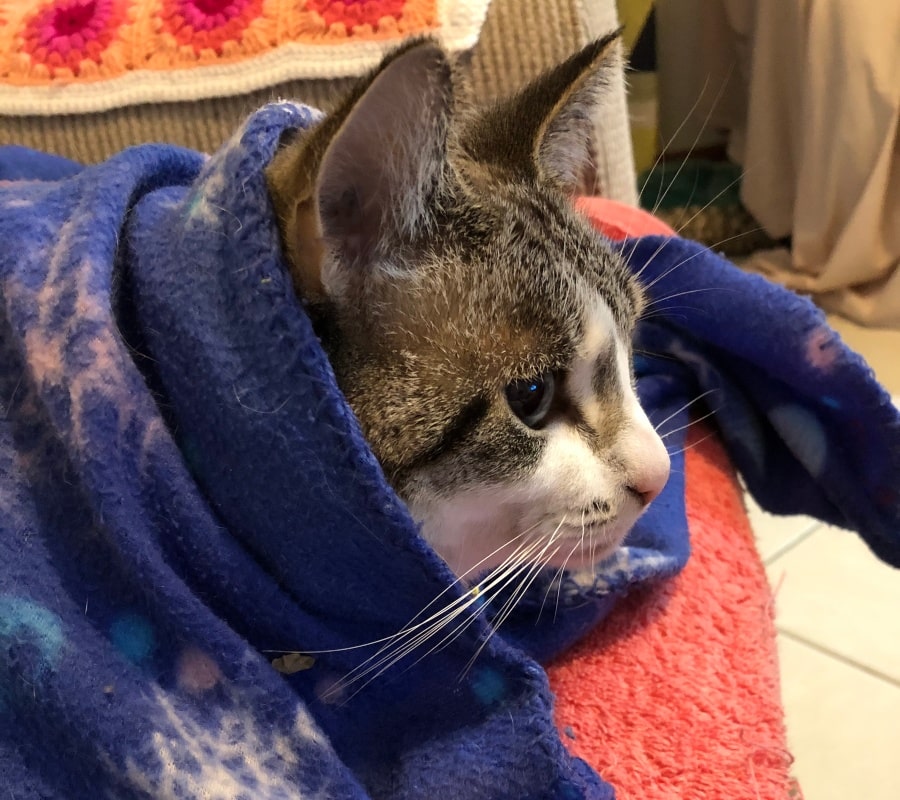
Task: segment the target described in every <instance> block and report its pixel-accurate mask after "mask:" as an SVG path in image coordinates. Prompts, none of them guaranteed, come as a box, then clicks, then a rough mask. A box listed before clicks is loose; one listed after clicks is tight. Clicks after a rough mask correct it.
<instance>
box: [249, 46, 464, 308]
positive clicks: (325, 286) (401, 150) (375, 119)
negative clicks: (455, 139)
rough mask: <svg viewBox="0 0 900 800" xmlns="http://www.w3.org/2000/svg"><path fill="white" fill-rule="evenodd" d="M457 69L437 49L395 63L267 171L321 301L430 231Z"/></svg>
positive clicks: (420, 49)
mask: <svg viewBox="0 0 900 800" xmlns="http://www.w3.org/2000/svg"><path fill="white" fill-rule="evenodd" d="M452 103H453V87H452V80H451V68H450V64H449V62H448V59H447V57H446V55H445V54H444V52H443V51H442V50H441V48H440V47H439V46H438V45H437V44H436V43H435V42H433V41H431V40H418V41H413V42H411V43H409V44H407V45H405V46H403V47H401V48H400V49H398V50H396V51H394V52H393V53H391V54H390V55H388V56H387V57H386V58H385V60H384V61H383V62H382V63H381V65H380V66H379V67H378V68H377V69H376V70H374V71H373V72H372V73H371V74H370V75H369V76H368V77H367V78H366V79H364V80H363V81H361V82H360V83H359V84H358V85H357V86H356V88H355V89H354V90H353V91H352V92H351V94H350V95H349V96H348V97H347V98H346V99H345V100H344V102H343V103H342V104H341V105H339V106H338V108H337V109H335V110H334V111H333V112H332V113H331V114H329V115H328V116H326V117H325V118H324V119H323V120H322V122H321V123H319V124H318V125H317V126H316V127H315V128H314V129H313V130H312V131H310V132H309V133H307V134H305V135H302V136H301V137H299V138H298V139H297V140H296V141H295V142H292V143H290V144H287V145H285V146H284V147H283V148H282V149H281V150H280V151H279V152H278V153H277V154H276V156H275V158H274V159H273V161H272V163H271V165H270V166H269V168H268V170H267V172H266V178H267V181H268V185H269V193H270V195H271V198H272V203H273V206H274V208H275V213H276V215H277V218H278V224H279V228H280V231H281V235H282V242H283V244H284V247H285V249H286V251H287V256H288V260H289V261H290V266H291V271H292V277H293V280H294V285H295V287H296V288H297V290H298V291H299V292H300V293H301V295H302V296H304V297H305V298H306V299H307V300H311V301H315V300H317V299H322V298H324V297H333V296H334V295H336V294H340V293H342V292H343V291H344V290H345V289H346V287H347V285H348V283H352V282H354V281H355V280H362V279H364V277H365V271H366V269H368V268H371V267H372V265H373V264H376V263H377V262H378V261H379V259H382V258H383V257H385V256H386V255H387V254H388V253H390V252H391V251H392V250H394V249H395V248H396V245H397V244H398V243H399V242H403V241H406V240H408V239H409V238H410V237H411V236H413V235H414V234H415V233H416V231H417V230H418V229H419V228H420V226H422V225H423V224H426V221H427V220H426V215H427V208H428V202H429V199H430V197H431V195H432V194H433V193H434V192H435V191H436V189H437V186H438V183H439V181H440V178H441V174H442V170H443V165H444V163H445V159H446V143H447V129H448V125H449V119H450V113H451V107H452Z"/></svg>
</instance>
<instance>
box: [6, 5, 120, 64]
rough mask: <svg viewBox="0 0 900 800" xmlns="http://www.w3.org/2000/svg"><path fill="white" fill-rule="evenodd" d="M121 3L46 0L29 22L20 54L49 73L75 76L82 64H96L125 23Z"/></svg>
mask: <svg viewBox="0 0 900 800" xmlns="http://www.w3.org/2000/svg"><path fill="white" fill-rule="evenodd" d="M125 5H126V3H125V0H50V2H47V3H46V4H45V5H44V6H43V7H42V8H40V9H39V10H38V11H37V12H36V13H35V15H34V16H33V17H32V18H31V20H30V21H29V22H28V24H27V25H26V27H25V31H24V33H23V40H24V41H23V44H22V51H23V52H24V53H27V54H28V55H29V56H31V60H32V62H33V63H36V64H44V65H46V66H47V67H49V68H50V69H51V70H52V69H56V68H68V69H70V70H72V72H73V73H74V74H75V75H77V74H78V73H79V71H80V67H81V62H82V61H86V60H87V61H93V62H96V63H99V62H100V57H101V55H102V53H103V51H104V50H106V48H107V47H109V44H110V42H112V40H113V39H114V38H115V36H116V32H117V31H118V29H119V26H120V25H121V24H122V23H123V22H124V21H125Z"/></svg>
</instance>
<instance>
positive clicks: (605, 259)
mask: <svg viewBox="0 0 900 800" xmlns="http://www.w3.org/2000/svg"><path fill="white" fill-rule="evenodd" d="M616 41H617V34H610V35H609V36H606V37H604V38H602V39H600V40H598V41H596V42H594V43H593V44H591V45H589V46H587V47H586V48H584V49H583V50H582V51H581V52H580V53H578V54H576V55H574V56H573V57H571V58H570V59H569V60H567V61H566V62H564V63H562V64H561V65H559V66H558V67H556V68H555V69H553V70H552V71H550V72H548V73H546V74H544V75H542V76H540V77H539V78H537V79H536V80H535V81H534V82H532V83H531V84H530V85H528V86H526V87H525V88H524V89H522V90H521V91H520V92H519V93H518V94H516V95H515V96H513V97H511V98H509V99H506V100H504V101H500V102H498V103H496V104H495V105H493V106H492V107H490V108H487V109H474V108H471V107H469V106H468V105H467V104H466V103H465V101H464V99H463V95H464V94H465V91H464V87H461V85H460V80H459V78H458V77H457V75H456V70H455V68H454V67H453V66H452V65H451V63H450V60H449V59H448V57H447V55H446V54H445V53H444V52H443V51H442V49H441V48H440V47H439V46H438V45H437V44H436V43H435V42H433V41H430V40H417V41H414V42H412V43H410V44H408V45H406V46H404V47H402V48H400V49H398V50H396V51H395V52H393V53H392V54H390V55H389V56H387V57H386V59H385V60H384V61H383V63H382V64H381V65H380V66H379V67H378V68H377V69H376V70H375V71H374V72H373V73H372V74H371V75H370V76H368V77H367V78H366V79H364V80H363V81H361V82H360V83H359V84H358V85H357V87H356V88H355V89H354V90H353V91H352V92H351V93H350V95H349V96H348V97H347V98H345V100H344V101H343V102H342V103H341V104H339V105H338V107H337V108H336V109H335V110H334V111H333V112H332V113H331V114H329V115H327V116H326V117H324V118H323V119H322V121H321V122H320V123H319V124H318V125H317V126H315V127H314V128H313V129H311V130H310V131H308V132H303V133H302V134H300V135H299V136H298V137H297V138H295V139H294V140H292V141H285V142H282V145H281V147H280V149H279V152H278V153H277V155H276V157H275V159H274V160H273V162H272V164H271V165H270V167H269V169H268V172H267V181H268V186H269V191H270V195H271V199H272V202H273V205H274V208H275V211H276V214H277V217H278V222H279V230H280V232H281V236H282V242H283V247H284V250H285V253H286V256H287V259H288V261H289V264H290V267H291V273H292V280H293V284H294V286H295V289H296V291H297V292H298V294H299V295H300V297H301V298H302V299H303V301H304V303H305V305H306V308H307V310H308V313H309V314H310V317H311V319H312V320H313V322H314V325H315V328H316V332H317V334H318V335H319V337H320V338H321V340H322V343H323V346H324V348H325V350H326V352H327V353H328V355H329V358H330V361H331V363H332V366H333V368H334V371H335V375H336V377H337V381H338V384H339V386H340V387H341V389H342V391H343V393H344V394H345V396H346V398H347V400H348V402H349V404H350V406H351V408H352V409H353V411H354V412H355V414H356V415H357V417H358V419H359V421H360V424H361V427H362V430H363V432H364V433H365V435H366V437H367V440H368V442H369V444H370V446H371V448H372V450H373V452H374V454H375V455H376V457H377V458H378V459H379V461H380V463H381V465H382V467H383V469H384V472H385V475H386V477H387V478H388V480H389V482H390V483H391V484H392V486H393V487H394V489H395V490H396V491H397V493H398V494H399V495H400V496H401V497H402V498H403V499H404V501H405V502H406V503H407V504H408V506H409V508H410V511H411V513H412V516H413V518H414V519H415V520H416V521H417V522H418V523H420V525H421V531H422V535H423V536H424V537H425V539H426V540H427V541H428V542H429V543H430V544H431V545H432V546H433V548H434V549H435V550H436V551H437V552H438V554H439V555H440V556H441V557H442V558H443V559H444V560H445V561H446V562H447V563H448V565H449V566H450V568H451V569H452V570H453V571H454V572H455V573H456V574H457V575H458V576H460V577H462V578H463V579H471V578H473V577H474V576H476V575H478V574H481V573H483V572H485V571H487V570H489V569H491V568H494V567H497V566H498V565H501V564H503V563H505V562H507V561H509V560H510V559H518V560H519V561H522V560H528V561H530V562H533V563H540V564H542V565H546V566H553V567H557V568H562V567H564V566H565V567H568V568H573V569H575V568H582V567H585V566H588V565H590V564H592V563H595V562H599V561H600V560H602V559H604V558H605V557H607V556H609V555H610V554H611V553H612V552H613V551H614V550H615V549H616V548H617V547H618V546H619V545H620V544H621V543H622V541H623V539H624V537H625V535H626V534H627V533H628V531H629V529H630V528H631V527H632V525H633V524H634V522H635V521H636V520H637V518H638V517H639V516H640V514H641V513H642V512H643V511H644V509H645V508H646V507H647V505H648V504H649V503H650V502H651V501H652V500H653V498H654V497H656V496H657V495H658V494H659V492H660V491H661V490H662V488H663V486H664V484H665V482H666V480H667V477H668V473H669V458H668V454H667V452H666V449H665V447H664V445H663V443H662V441H661V440H660V438H659V436H658V435H657V433H656V432H655V430H654V429H653V427H652V425H651V424H650V422H649V420H648V419H647V417H646V415H645V414H644V412H643V410H642V409H641V407H640V405H639V403H638V400H637V396H636V394H635V385H634V375H633V370H632V366H631V362H632V358H631V345H630V341H631V336H632V332H633V329H634V326H635V324H636V321H637V320H638V318H639V316H640V314H641V312H642V308H643V304H644V300H643V296H642V291H641V287H640V286H639V284H638V282H637V280H636V279H635V278H634V276H633V275H632V273H631V271H630V270H629V269H628V268H627V266H626V265H625V262H624V259H623V258H622V257H621V256H620V254H619V253H618V252H617V251H616V250H615V248H614V247H612V246H611V245H610V244H609V243H607V242H605V241H604V240H603V239H602V238H601V237H599V236H598V235H597V234H596V232H595V231H594V230H593V229H592V228H591V227H590V225H589V224H588V223H587V221H586V220H584V219H583V218H582V217H581V216H580V215H579V214H578V213H577V212H576V211H575V210H574V208H573V206H572V198H573V195H574V194H575V193H576V192H577V190H578V187H579V186H580V185H582V177H583V174H584V170H585V167H586V166H587V165H589V164H590V153H591V144H592V131H593V126H594V124H595V119H596V118H597V115H598V110H599V108H600V106H601V104H602V101H603V94H604V92H603V90H604V85H605V81H606V78H605V76H606V75H607V74H608V71H609V70H613V69H617V68H618V61H617V48H616Z"/></svg>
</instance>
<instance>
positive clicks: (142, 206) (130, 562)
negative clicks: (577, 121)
mask: <svg viewBox="0 0 900 800" xmlns="http://www.w3.org/2000/svg"><path fill="white" fill-rule="evenodd" d="M314 119H316V114H315V112H312V111H311V110H310V109H308V108H305V107H301V106H295V105H292V104H287V103H284V104H277V105H273V106H268V107H266V108H265V109H263V110H262V111H260V112H258V113H257V114H255V115H254V116H253V117H251V119H250V120H249V121H248V123H247V124H246V125H245V126H244V127H243V128H242V129H241V130H240V131H239V132H238V133H237V134H236V135H235V137H234V138H233V139H232V140H231V141H230V142H229V143H228V144H227V145H226V146H225V147H223V149H222V150H221V151H220V152H218V153H217V154H216V155H214V156H213V157H211V158H206V157H204V156H202V155H200V154H197V153H194V152H189V151H186V150H181V149H177V148H173V147H167V146H162V145H149V146H144V147H139V148H133V149H130V150H127V151H125V152H123V153H121V154H120V155H118V156H116V157H114V158H112V159H110V160H109V161H107V162H104V163H102V164H99V165H97V166H94V167H90V168H87V169H84V170H78V168H77V167H76V166H74V165H72V164H71V163H65V162H59V161H54V162H50V163H44V162H42V160H41V159H40V158H39V157H37V156H32V157H31V159H30V165H29V163H26V164H24V165H23V163H22V154H21V152H19V151H13V152H10V151H8V150H5V149H0V180H3V179H4V178H7V179H9V178H13V179H14V180H7V181H6V182H5V183H3V184H2V186H0V239H2V241H3V242H4V248H3V250H2V251H0V402H2V404H3V407H2V409H0V418H2V420H3V424H2V425H0V563H2V564H3V565H4V567H3V571H2V573H0V653H2V656H0V775H2V778H3V780H2V784H3V785H4V786H11V787H15V791H16V793H17V794H16V795H15V796H17V797H24V798H38V797H40V798H60V799H61V800H62V799H63V798H65V800H80V799H81V798H91V799H93V798H94V797H96V796H98V795H100V796H115V797H120V798H131V797H135V798H138V797H161V798H162V797H165V798H172V797H181V798H205V799H207V800H208V799H209V798H229V799H231V800H236V798H241V797H254V798H301V797H303V798H305V797H310V796H318V797H328V798H392V800H393V799H394V798H396V799H397V800H402V799H406V798H409V799H410V800H411V799H412V798H432V797H445V798H460V799H462V798H466V799H467V800H468V799H470V798H471V799H472V800H474V798H506V797H515V798H535V800H537V798H548V800H549V799H550V798H553V799H554V800H563V799H565V800H574V799H575V798H605V799H606V800H610V798H612V797H613V789H612V788H611V787H610V786H609V785H608V784H606V783H605V782H603V781H602V779H601V778H600V777H598V776H597V775H596V774H594V773H593V771H592V770H590V769H589V768H588V767H587V766H586V765H585V764H584V763H583V762H582V761H580V760H579V759H577V758H574V757H572V756H571V755H570V754H569V753H568V752H567V751H566V749H565V747H564V746H563V744H562V743H561V741H560V738H559V735H558V733H557V731H556V729H555V727H554V724H553V720H552V714H551V706H552V701H551V696H550V693H549V690H548V687H547V680H546V676H545V674H544V672H543V670H542V669H541V668H540V667H539V666H538V664H537V663H536V662H535V661H534V660H532V658H533V657H535V656H537V657H539V658H542V659H543V658H547V657H549V656H551V655H552V654H555V653H557V652H559V651H560V650H562V649H563V648H565V647H566V646H567V645H568V644H569V643H570V642H572V641H573V640H574V639H576V638H578V637H579V636H581V635H583V634H584V633H585V632H586V631H587V630H589V629H590V628H591V627H592V626H594V625H595V624H596V623H597V621H598V620H600V619H602V617H603V616H604V615H605V614H606V613H608V611H609V610H610V608H611V607H612V606H613V604H614V603H615V602H616V599H617V598H619V597H621V596H622V594H623V593H624V592H625V591H626V590H628V589H629V588H630V587H633V586H635V585H637V584H640V583H647V582H651V581H655V580H659V579H661V578H663V577H665V576H668V575H671V574H673V573H675V572H677V571H678V570H679V569H680V568H681V567H682V566H683V565H684V563H685V560H686V559H687V556H688V550H689V543H688V531H687V526H686V523H685V510H684V495H685V486H684V470H683V466H684V464H683V462H684V455H683V447H684V442H685V438H684V437H685V431H686V428H687V426H688V424H689V413H690V407H691V406H692V404H693V401H695V400H696V399H697V398H698V397H700V396H703V398H704V402H705V403H706V404H707V406H708V407H709V408H710V409H711V411H712V412H714V414H715V415H716V419H717V420H718V422H719V425H720V427H721V429H722V432H723V435H724V437H725V439H726V441H727V442H728V444H729V446H730V448H731V453H732V456H733V458H734V459H735V461H736V462H737V463H738V464H739V466H740V467H741V469H742V470H743V471H744V474H745V477H746V480H747V482H748V484H749V486H750V487H751V489H752V490H753V491H754V492H755V493H756V495H757V496H758V497H759V498H760V500H761V501H762V502H763V504H764V505H766V506H768V507H769V508H773V509H775V510H780V511H794V512H803V513H812V514H815V515H818V516H820V517H821V518H823V519H825V520H828V521H830V522H837V523H839V524H844V525H847V526H848V527H853V528H855V529H857V530H858V531H859V532H860V534H861V535H862V536H863V537H864V538H865V540H866V541H867V542H868V543H869V544H870V545H871V546H872V548H873V550H875V552H876V553H877V554H879V555H880V556H881V557H883V558H885V559H887V560H889V561H891V562H892V563H894V564H900V499H898V487H900V420H898V416H897V413H896V411H895V409H894V408H893V406H891V404H890V402H889V399H888V397H887V395H886V393H885V392H883V391H882V390H881V389H880V388H879V387H878V386H877V385H876V384H875V382H874V380H873V378H872V376H871V374H870V372H869V371H868V369H867V368H866V366H865V364H864V363H863V362H862V360H861V359H859V358H858V357H857V356H855V355H853V354H852V353H850V352H849V351H848V350H847V349H846V348H845V347H844V346H843V345H842V344H841V342H840V341H839V339H838V338H837V336H836V334H834V333H833V332H832V331H830V330H829V328H828V327H827V326H826V325H825V323H824V321H823V318H822V316H821V314H820V313H819V312H818V311H817V310H816V309H815V308H814V307H813V306H812V305H810V304H809V303H808V302H806V301H805V300H802V299H799V298H796V297H794V296H793V295H790V294H788V293H786V292H784V291H783V290H781V289H778V288H777V287H774V286H771V285H769V284H768V283H766V282H765V281H763V280H762V279H760V278H757V277H753V276H748V275H744V274H742V273H740V272H738V271H737V270H735V269H734V268H732V267H730V266H729V265H728V264H727V263H725V262H724V261H722V260H721V259H719V258H718V257H717V256H715V255H714V254H712V253H710V252H709V251H707V250H705V249H703V248H699V247H697V246H695V245H691V244H690V243H687V242H683V241H681V240H677V239H665V238H660V237H655V238H654V237H651V238H642V239H637V240H631V241H627V242H625V243H624V245H623V247H624V248H625V253H626V255H627V256H628V257H629V259H630V261H631V263H632V264H634V265H635V268H636V269H640V270H641V272H642V276H643V278H644V280H645V281H646V283H647V284H648V286H649V287H650V291H651V294H652V296H653V306H652V309H653V313H652V314H651V315H650V316H649V317H648V318H647V320H646V321H645V322H644V323H643V325H642V328H641V333H640V339H639V342H638V351H639V353H640V354H641V355H640V356H639V360H638V364H637V369H638V374H639V376H640V378H639V388H640V393H641V397H642V401H643V402H644V404H645V406H646V407H647V409H648V412H649V414H650V415H651V417H652V419H653V420H654V421H655V422H656V423H657V424H658V425H659V426H660V429H661V430H662V431H663V434H664V435H665V437H666V441H667V443H668V444H669V445H670V446H671V448H672V449H673V451H674V456H673V462H674V463H673V471H672V474H673V477H672V480H671V481H670V484H669V486H668V487H667V488H666V490H665V491H664V493H663V495H661V496H660V498H658V499H657V500H656V501H655V502H654V504H653V506H652V507H651V509H650V511H649V512H648V513H647V514H646V515H645V516H644V517H643V518H642V519H641V520H640V522H639V524H638V525H637V526H636V528H635V530H634V531H633V533H632V534H631V535H630V536H629V539H628V540H627V542H626V545H627V546H626V547H624V548H622V549H621V550H620V551H619V553H617V554H616V556H614V557H613V558H612V559H610V560H609V561H608V562H606V563H604V564H603V565H602V567H601V568H599V569H598V570H597V571H596V573H594V572H590V573H581V574H565V575H564V576H562V577H561V578H556V577H555V576H553V575H545V576H541V577H540V578H538V579H537V580H536V581H535V583H534V584H533V586H532V588H531V590H530V591H529V593H528V595H527V596H526V597H525V598H524V599H523V600H522V602H520V603H519V604H518V606H517V610H516V614H515V615H514V617H513V618H510V619H509V620H508V621H507V622H506V623H504V626H503V628H501V629H500V630H501V632H502V634H503V636H502V637H501V636H493V635H491V634H492V628H491V625H490V618H491V614H492V613H494V612H495V611H497V610H498V609H499V608H500V605H499V604H500V603H501V602H502V600H498V601H497V605H489V606H485V605H482V604H481V602H480V598H478V597H473V596H471V595H468V594H466V593H465V591H464V589H463V588H461V587H460V586H458V585H457V584H455V583H454V579H453V576H452V575H451V574H449V572H448V571H447V569H446V567H445V565H444V564H443V563H442V562H441V561H440V560H439V559H438V558H437V557H436V556H435V554H434V553H433V552H432V551H431V550H430V549H429V548H428V546H427V545H426V544H425V543H424V542H423V540H422V539H421V538H420V537H419V536H418V534H417V532H416V528H415V525H414V523H413V522H412V520H411V519H410V517H409V516H408V513H407V511H406V509H405V507H404V506H403V504H402V503H401V502H400V501H399V500H398V498H397V497H396V496H395V495H394V494H393V492H392V491H391V490H390V488H389V487H388V486H387V485H386V483H385V481H384V478H383V476H382V473H381V471H380V468H379V466H378V464H377V462H376V461H375V460H374V458H373V456H372V455H371V453H370V451H369V450H368V448H367V446H366V444H365V441H364V439H363V438H362V436H361V433H360V430H359V427H358V425H357V423H356V421H355V419H354V417H353V415H352V413H351V412H350V410H349V409H348V407H347V406H346V404H345V402H344V401H343V399H342V396H341V394H340V392H339V390H338V388H337V386H336V384H335V382H334V377H333V374H332V372H331V370H330V367H329V365H328V362H327V360H326V358H325V355H324V353H323V351H322V350H321V348H320V346H319V344H318V341H317V339H316V337H315V335H314V333H313V330H312V327H311V325H310V322H309V320H308V319H307V317H306V316H305V314H304V312H303V309H302V306H301V304H300V303H299V302H298V300H297V298H296V296H295V295H294V293H293V292H292V290H291V286H290V280H289V278H288V277H287V273H286V270H285V268H284V265H283V263H282V262H281V260H280V255H279V247H278V236H277V231H276V230H275V227H274V224H273V221H272V217H271V210H270V206H269V203H268V197H267V193H266V189H265V182H264V179H263V169H264V166H265V164H266V163H267V162H268V161H269V159H270V158H271V156H272V153H273V151H274V148H275V146H276V142H277V140H278V138H279V135H280V134H281V133H282V132H283V131H284V129H285V128H287V127H305V126H307V125H309V124H310V123H311V122H312V121H313V120H314ZM54 171H56V174H57V175H58V176H60V177H59V180H56V181H46V180H45V181H23V180H22V179H23V178H27V177H29V175H30V174H31V175H35V176H36V175H37V174H38V173H39V172H40V173H41V174H42V176H43V177H44V178H48V177H52V175H53V173H54ZM63 176H67V177H63ZM551 592H552V594H551ZM548 596H550V597H558V599H559V602H558V608H555V609H554V613H547V612H545V613H541V609H542V607H543V605H544V602H545V601H546V598H547V597H548ZM451 603H455V604H456V605H455V609H456V610H457V611H458V615H457V617H456V618H455V619H456V620H457V621H455V622H454V624H453V628H452V629H450V631H448V629H447V628H444V629H441V630H439V631H437V630H433V629H432V622H433V621H434V620H433V619H432V614H433V613H435V611H436V610H437V609H438V608H440V607H444V606H447V605H449V604H451ZM401 631H402V632H403V633H400V635H398V632H401ZM448 632H452V634H453V635H452V636H448V635H447V633H448ZM423 634H429V635H423ZM366 643H373V644H369V645H368V646H366ZM373 656H374V660H373ZM384 656H390V657H393V656H400V658H399V660H398V661H397V663H396V664H394V665H393V666H391V667H390V668H389V669H386V670H383V669H382V667H384V666H385V662H383V661H382V658H383V657H384ZM623 755H627V754H623Z"/></svg>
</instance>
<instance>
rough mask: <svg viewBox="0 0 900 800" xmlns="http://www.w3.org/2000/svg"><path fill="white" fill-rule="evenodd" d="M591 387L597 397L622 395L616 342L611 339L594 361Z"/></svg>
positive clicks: (617, 396) (612, 397) (611, 397)
mask: <svg viewBox="0 0 900 800" xmlns="http://www.w3.org/2000/svg"><path fill="white" fill-rule="evenodd" d="M591 388H592V389H593V390H594V394H595V395H597V397H603V398H610V399H615V398H619V397H621V395H622V384H621V381H620V376H619V368H618V360H617V359H616V344H615V341H614V340H611V341H609V342H608V343H607V344H606V345H605V346H604V348H603V351H602V352H601V353H600V354H599V355H598V356H597V360H596V362H595V363H594V372H593V375H592V376H591Z"/></svg>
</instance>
